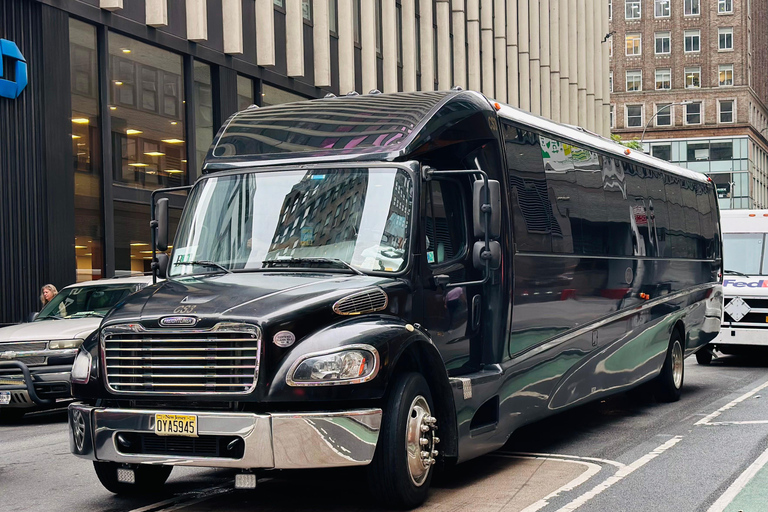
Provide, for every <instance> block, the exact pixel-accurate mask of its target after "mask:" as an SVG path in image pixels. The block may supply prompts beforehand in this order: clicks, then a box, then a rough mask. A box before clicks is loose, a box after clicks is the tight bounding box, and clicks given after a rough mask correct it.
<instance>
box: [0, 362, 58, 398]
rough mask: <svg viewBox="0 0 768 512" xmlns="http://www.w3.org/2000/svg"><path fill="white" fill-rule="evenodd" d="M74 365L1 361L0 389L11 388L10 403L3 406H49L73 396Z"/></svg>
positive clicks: (8, 389)
mask: <svg viewBox="0 0 768 512" xmlns="http://www.w3.org/2000/svg"><path fill="white" fill-rule="evenodd" d="M71 369H72V365H71V364H68V365H56V366H32V367H30V366H27V365H26V364H24V363H22V362H20V361H0V391H9V392H10V394H11V403H10V404H8V405H3V406H2V407H14V408H31V407H48V406H51V405H53V404H55V403H56V401H57V400H59V399H66V398H70V397H71V396H72V392H71V388H70V381H69V376H70V371H71Z"/></svg>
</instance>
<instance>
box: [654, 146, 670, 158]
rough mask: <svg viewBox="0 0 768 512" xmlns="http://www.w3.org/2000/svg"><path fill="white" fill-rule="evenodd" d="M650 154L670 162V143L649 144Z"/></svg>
mask: <svg viewBox="0 0 768 512" xmlns="http://www.w3.org/2000/svg"><path fill="white" fill-rule="evenodd" d="M651 155H652V156H655V157H656V158H661V159H662V160H666V161H667V162H670V161H671V160H672V144H654V145H652V146H651Z"/></svg>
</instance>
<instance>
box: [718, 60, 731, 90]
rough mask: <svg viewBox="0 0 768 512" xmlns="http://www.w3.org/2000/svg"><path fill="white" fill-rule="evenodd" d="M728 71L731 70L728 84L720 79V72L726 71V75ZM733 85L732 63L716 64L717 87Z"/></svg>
mask: <svg viewBox="0 0 768 512" xmlns="http://www.w3.org/2000/svg"><path fill="white" fill-rule="evenodd" d="M728 71H730V72H731V83H730V84H727V83H726V84H724V83H723V82H722V81H721V80H720V73H723V72H726V76H727V73H728ZM733 85H734V80H733V64H719V65H718V66H717V86H718V87H733Z"/></svg>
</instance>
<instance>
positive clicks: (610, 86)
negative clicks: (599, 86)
mask: <svg viewBox="0 0 768 512" xmlns="http://www.w3.org/2000/svg"><path fill="white" fill-rule="evenodd" d="M608 90H609V91H611V92H613V71H611V72H610V73H608Z"/></svg>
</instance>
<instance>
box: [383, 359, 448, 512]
mask: <svg viewBox="0 0 768 512" xmlns="http://www.w3.org/2000/svg"><path fill="white" fill-rule="evenodd" d="M434 407H435V406H434V403H433V402H432V394H431V393H430V391H429V386H428V385H427V381H426V380H424V377H423V376H421V375H420V374H418V373H405V374H402V375H400V376H398V377H397V379H396V380H395V381H394V382H393V384H392V387H391V388H390V390H389V393H388V396H387V399H386V405H385V409H384V417H383V420H382V425H381V431H380V432H379V441H378V443H377V445H376V452H375V454H374V457H373V461H372V462H371V464H370V466H369V467H368V482H369V485H370V488H371V491H372V492H373V494H374V495H375V496H376V498H377V499H378V500H380V502H382V503H384V504H385V505H387V506H389V507H394V508H400V509H411V508H414V507H417V506H419V505H421V504H422V503H424V501H425V500H426V499H427V493H428V492H429V485H430V482H431V480H432V473H434V471H433V466H434V464H435V457H436V456H437V455H438V452H437V449H436V445H437V443H438V442H440V439H439V438H437V437H436V436H435V430H437V425H436V423H437V420H436V419H435V417H434V414H435V408H434Z"/></svg>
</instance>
